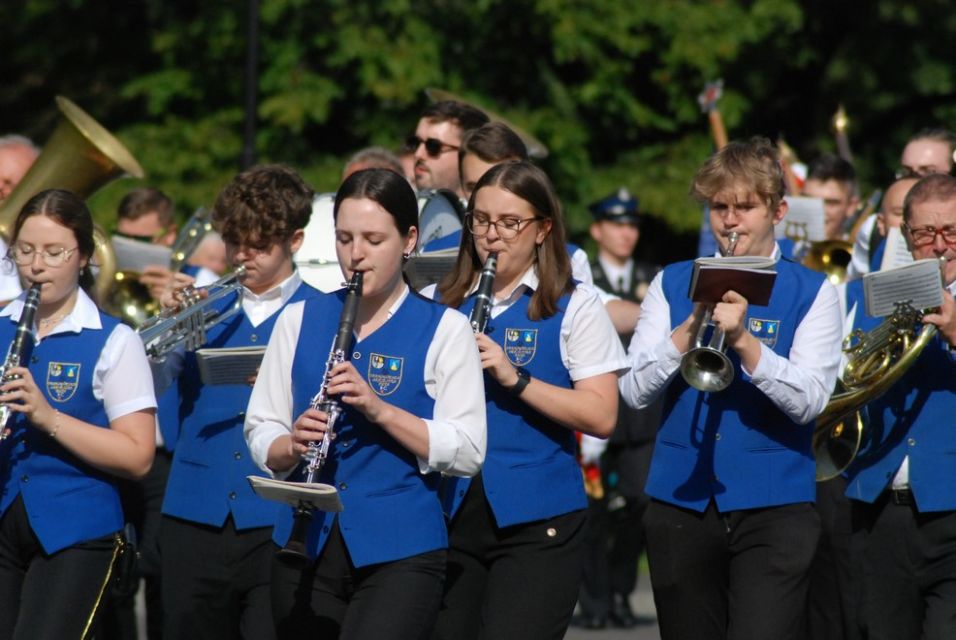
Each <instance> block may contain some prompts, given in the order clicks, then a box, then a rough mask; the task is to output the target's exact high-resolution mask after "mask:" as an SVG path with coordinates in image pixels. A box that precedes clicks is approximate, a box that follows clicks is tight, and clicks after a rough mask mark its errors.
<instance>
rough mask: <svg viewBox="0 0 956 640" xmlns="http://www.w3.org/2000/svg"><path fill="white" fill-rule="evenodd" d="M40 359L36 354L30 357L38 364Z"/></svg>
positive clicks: (31, 360)
mask: <svg viewBox="0 0 956 640" xmlns="http://www.w3.org/2000/svg"><path fill="white" fill-rule="evenodd" d="M39 361H40V358H38V357H36V356H33V357H32V358H30V362H32V363H33V364H36V363H38V362H39Z"/></svg>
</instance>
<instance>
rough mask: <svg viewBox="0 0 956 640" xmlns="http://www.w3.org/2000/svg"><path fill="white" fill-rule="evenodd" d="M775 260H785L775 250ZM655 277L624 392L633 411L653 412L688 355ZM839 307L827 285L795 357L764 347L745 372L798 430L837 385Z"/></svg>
mask: <svg viewBox="0 0 956 640" xmlns="http://www.w3.org/2000/svg"><path fill="white" fill-rule="evenodd" d="M772 256H773V258H774V259H776V260H779V259H780V247H779V246H776V245H775V246H774V250H773V254H772ZM662 279H663V272H662V273H658V274H657V275H656V276H654V280H653V281H652V282H651V285H650V287H649V288H648V291H647V296H646V297H645V298H644V302H643V304H642V305H641V317H640V319H639V320H638V322H637V328H636V329H635V331H634V335H633V337H632V338H631V344H630V347H629V348H628V357H629V358H630V363H631V371H630V372H629V373H628V374H627V375H625V376H624V377H622V378H621V380H620V384H619V386H620V389H621V394H622V395H623V397H624V399H625V401H626V402H627V403H628V404H629V405H630V406H632V407H636V408H643V407H646V406H648V405H649V404H650V403H651V402H653V401H654V399H655V398H656V397H657V396H658V394H660V393H661V392H662V391H663V390H664V389H665V388H666V387H667V385H668V384H669V383H670V381H671V379H672V378H673V377H674V376H675V375H677V373H678V371H679V369H680V362H681V357H682V355H683V354H681V353H680V351H678V350H677V347H676V346H675V345H674V342H673V341H672V340H671V335H672V334H673V330H672V329H671V318H670V304H669V303H668V301H667V299H666V298H665V297H664V290H663V287H662V285H661V282H662ZM841 330H842V318H841V317H840V301H839V298H838V296H837V292H836V288H835V287H834V286H833V285H832V284H830V283H829V282H827V281H824V282H823V284H822V285H821V286H820V290H819V291H818V292H817V296H816V298H815V299H814V301H813V304H812V305H811V306H810V310H809V311H808V312H807V314H806V315H805V316H804V318H803V320H801V322H800V324H799V325H798V326H797V329H796V332H795V334H794V337H793V345H792V346H791V347H790V355H789V356H788V357H783V356H781V355H778V354H776V353H775V352H774V351H773V350H772V349H770V347H768V346H767V345H765V344H763V343H761V345H760V361H759V362H758V363H757V367H756V369H754V371H752V372H750V371H746V370H744V372H745V373H746V374H747V375H749V376H750V378H751V382H752V383H753V384H754V385H756V386H757V388H758V389H760V391H762V392H763V393H764V394H765V395H766V396H767V397H768V398H770V400H771V401H772V402H773V403H774V405H776V407H777V408H778V409H780V410H781V411H783V412H784V413H785V414H786V415H787V416H788V417H789V418H790V419H791V420H793V421H794V422H796V423H797V424H807V423H808V422H810V421H811V420H813V419H814V418H816V416H818V415H819V414H820V412H821V411H823V408H824V407H826V404H827V402H828V401H829V399H830V395H831V393H832V392H833V387H834V384H835V383H836V378H837V372H838V370H839V366H840V349H839V345H840V340H841V338H842V333H841Z"/></svg>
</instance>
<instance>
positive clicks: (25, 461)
mask: <svg viewBox="0 0 956 640" xmlns="http://www.w3.org/2000/svg"><path fill="white" fill-rule="evenodd" d="M7 320H8V321H5V322H0V344H4V345H8V344H10V342H11V341H12V339H13V335H14V332H15V331H16V323H15V322H12V321H9V319H7ZM100 321H101V323H102V329H89V328H84V329H83V331H82V332H81V333H72V332H71V333H59V334H55V335H49V336H47V337H45V338H44V339H43V341H42V342H41V343H40V344H38V345H36V346H35V347H34V349H33V356H32V358H30V359H29V369H30V373H31V374H32V375H33V379H34V380H35V381H36V383H37V385H38V386H39V387H40V389H41V390H42V391H43V394H44V396H45V397H46V399H47V401H48V402H49V403H50V406H52V407H53V408H54V409H57V410H59V411H60V413H63V414H65V415H70V416H74V417H76V418H78V419H79V420H83V421H84V422H89V423H90V424H94V425H96V426H98V427H103V428H104V429H108V428H109V419H108V418H107V416H106V410H105V408H104V407H103V403H102V402H101V401H99V400H97V399H96V398H95V397H93V369H94V367H95V366H96V361H97V360H98V359H99V357H100V352H101V351H102V350H103V346H104V345H105V344H106V340H107V339H108V338H109V336H110V334H111V333H112V331H113V329H114V328H116V326H117V325H118V324H119V320H117V319H115V318H112V317H110V316H107V315H105V314H103V313H100ZM12 422H13V432H12V433H11V435H10V437H9V438H8V439H7V440H6V441H5V442H4V444H3V446H2V447H0V459H2V460H3V463H2V465H0V469H2V470H0V473H2V481H3V494H2V498H0V513H6V511H7V508H8V507H9V506H10V504H11V503H12V502H13V501H14V500H15V499H16V497H17V496H18V495H22V496H23V503H24V505H25V506H26V512H27V516H28V517H29V520H30V526H31V527H32V528H33V532H34V533H35V534H36V536H37V538H38V539H39V540H40V544H41V545H43V550H44V551H45V552H46V553H48V554H52V553H56V552H57V551H60V550H61V549H65V548H67V547H70V546H73V545H75V544H77V543H80V542H84V541H86V540H93V539H95V538H100V537H103V536H106V535H109V534H111V533H114V532H116V531H119V530H120V529H122V528H123V510H122V508H121V507H120V500H119V493H118V492H117V489H116V485H115V484H114V481H113V478H112V477H111V476H110V475H109V474H107V473H106V472H104V471H100V470H99V469H96V468H94V467H92V466H90V465H88V464H86V463H85V462H83V461H82V460H80V459H79V458H77V457H76V456H74V455H73V454H72V453H70V452H68V451H67V450H66V449H65V448H63V446H61V445H60V443H59V442H57V441H56V439H54V438H51V437H50V436H49V435H47V434H46V433H44V432H42V431H40V430H38V429H36V428H34V427H32V426H29V425H28V424H27V421H26V419H25V418H24V417H23V416H22V414H19V413H15V414H14V418H13V420H12Z"/></svg>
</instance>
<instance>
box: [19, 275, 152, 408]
mask: <svg viewBox="0 0 956 640" xmlns="http://www.w3.org/2000/svg"><path fill="white" fill-rule="evenodd" d="M25 299H26V293H23V294H21V295H20V296H19V297H18V298H17V299H16V300H14V301H13V302H11V303H10V304H8V305H7V306H6V307H5V308H4V309H3V310H2V311H0V317H8V318H9V319H10V321H11V322H19V320H20V313H21V312H22V311H23V302H24V300H25ZM102 327H103V325H102V323H101V322H100V315H99V311H98V310H97V308H96V305H95V304H94V303H93V301H92V300H91V299H90V297H89V296H88V295H86V292H84V291H83V290H82V289H78V290H77V295H76V304H75V305H74V306H73V310H72V311H70V313H69V314H68V315H67V316H66V317H65V318H63V319H62V320H60V322H59V323H58V324H57V325H56V326H55V327H54V328H53V330H52V331H50V333H49V334H47V337H49V336H51V335H56V334H60V333H82V332H83V330H84V329H90V330H95V329H102ZM34 335H35V336H36V335H37V333H36V332H34ZM41 341H42V339H36V342H35V344H40V342H41ZM37 382H38V384H39V382H40V381H37ZM92 382H93V397H94V398H96V399H97V400H100V401H102V402H103V406H104V407H105V409H106V415H107V417H108V418H109V419H110V421H112V420H115V419H117V418H120V417H122V416H125V415H128V414H130V413H134V412H136V411H142V410H143V409H154V408H155V407H156V396H155V395H154V394H153V378H152V376H151V375H150V369H149V361H148V360H147V359H146V351H145V349H144V348H143V342H142V340H140V339H139V336H137V335H136V333H135V332H134V331H133V330H132V329H130V328H129V327H128V326H126V325H125V324H120V325H117V326H116V327H115V328H114V329H113V331H112V332H111V333H110V335H109V337H108V338H107V339H106V344H105V345H104V346H103V350H102V351H101V352H100V356H99V358H98V359H97V360H96V365H95V366H94V367H93V380H92ZM76 417H77V418H79V419H81V420H82V419H83V417H82V416H76Z"/></svg>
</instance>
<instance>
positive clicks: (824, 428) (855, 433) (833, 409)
mask: <svg viewBox="0 0 956 640" xmlns="http://www.w3.org/2000/svg"><path fill="white" fill-rule="evenodd" d="M944 264H945V262H944V259H940V266H941V267H942V266H943V265H944ZM923 313H924V312H922V311H918V310H916V309H914V308H913V307H912V306H910V304H909V303H907V302H898V303H897V304H896V310H895V311H894V312H893V313H892V314H891V315H890V316H888V317H887V318H886V319H885V320H884V321H883V322H882V323H880V324H879V325H878V326H877V327H876V328H874V329H872V330H871V331H869V332H867V333H864V332H863V331H861V330H860V329H857V330H856V331H854V332H853V333H851V334H850V335H848V336H847V337H846V339H845V340H844V341H843V352H844V353H845V354H846V356H847V365H846V368H845V369H844V371H843V375H842V377H841V378H840V379H839V380H838V381H837V388H836V390H835V391H834V393H833V395H832V396H831V397H830V401H829V402H828V403H827V406H826V407H825V408H824V409H823V413H821V414H820V415H819V416H817V420H816V426H815V427H814V430H813V455H814V457H815V458H816V461H817V481H818V482H820V481H824V480H830V479H832V478H835V477H836V476H838V475H840V474H841V473H843V472H844V471H845V470H846V469H847V467H849V466H850V463H852V462H853V460H854V458H855V457H856V454H857V453H858V452H859V449H860V443H861V442H862V439H863V430H864V421H863V416H862V414H861V410H862V409H863V407H864V406H866V405H867V404H868V403H870V402H872V401H874V400H876V399H877V398H879V397H880V396H882V395H883V394H884V393H886V392H887V391H889V389H890V388H891V387H892V386H893V385H894V384H896V382H897V381H898V380H899V379H900V378H902V377H903V374H905V373H906V372H907V370H909V368H910V367H911V366H913V364H914V363H915V362H916V360H917V359H918V358H919V356H920V354H921V353H922V352H923V349H924V348H925V347H926V345H927V344H929V343H930V341H931V340H932V339H933V337H934V336H935V335H936V332H937V327H936V325H933V324H922V318H923Z"/></svg>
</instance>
